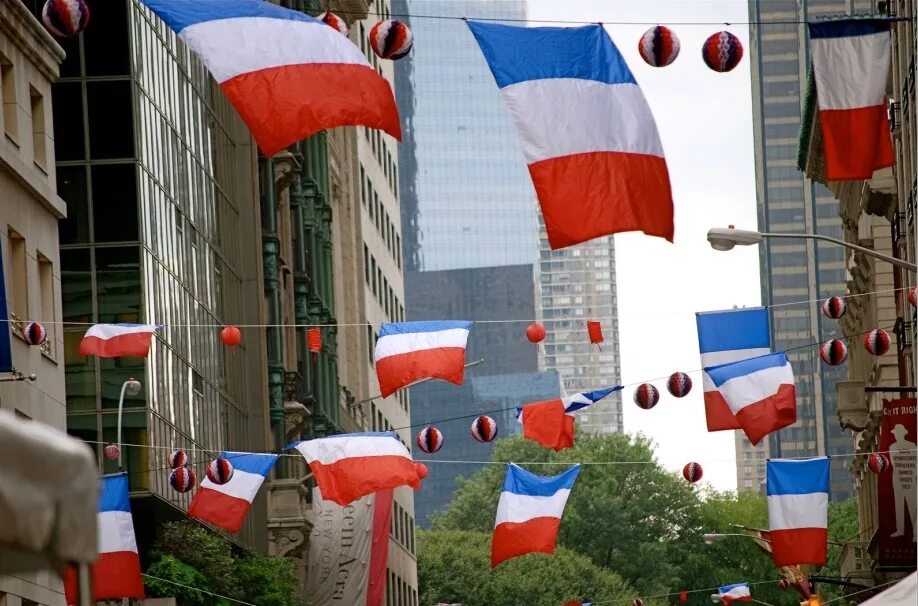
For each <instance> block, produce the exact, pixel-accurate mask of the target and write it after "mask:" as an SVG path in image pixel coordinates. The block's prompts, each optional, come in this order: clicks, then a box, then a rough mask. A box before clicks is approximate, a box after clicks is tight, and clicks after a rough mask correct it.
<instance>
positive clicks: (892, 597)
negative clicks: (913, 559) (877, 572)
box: [861, 572, 918, 606]
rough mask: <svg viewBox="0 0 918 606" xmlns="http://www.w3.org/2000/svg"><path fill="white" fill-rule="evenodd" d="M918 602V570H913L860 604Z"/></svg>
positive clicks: (908, 604) (897, 605) (877, 605)
mask: <svg viewBox="0 0 918 606" xmlns="http://www.w3.org/2000/svg"><path fill="white" fill-rule="evenodd" d="M916 603H918V572H913V573H912V574H910V575H909V576H907V577H905V578H904V579H902V580H901V581H899V582H898V583H896V584H895V585H893V586H892V587H890V588H889V589H887V590H886V591H884V592H882V593H879V594H877V595H875V596H873V597H872V598H870V599H869V600H867V601H866V602H861V606H915V604H916Z"/></svg>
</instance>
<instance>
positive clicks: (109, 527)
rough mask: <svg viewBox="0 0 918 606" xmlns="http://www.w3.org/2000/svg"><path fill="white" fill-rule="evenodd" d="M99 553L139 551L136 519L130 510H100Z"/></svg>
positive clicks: (98, 518)
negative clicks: (132, 516)
mask: <svg viewBox="0 0 918 606" xmlns="http://www.w3.org/2000/svg"><path fill="white" fill-rule="evenodd" d="M97 520H98V524H99V529H98V534H99V553H114V552H118V551H133V552H134V553H137V539H136V538H135V537H134V520H133V519H132V518H131V512H129V511H100V512H99V513H98V517H97Z"/></svg>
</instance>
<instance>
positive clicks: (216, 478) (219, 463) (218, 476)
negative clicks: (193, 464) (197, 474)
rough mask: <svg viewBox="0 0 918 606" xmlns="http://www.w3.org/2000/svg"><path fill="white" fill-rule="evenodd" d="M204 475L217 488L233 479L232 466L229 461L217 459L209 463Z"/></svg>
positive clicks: (221, 458)
mask: <svg viewBox="0 0 918 606" xmlns="http://www.w3.org/2000/svg"><path fill="white" fill-rule="evenodd" d="M204 473H205V474H207V479H208V480H210V481H211V482H213V483H214V484H216V485H217V486H222V485H223V484H226V483H227V482H229V481H230V480H232V479H233V464H232V463H230V462H229V459H224V458H223V457H217V458H216V459H214V460H213V461H211V462H210V465H208V466H207V469H206V470H205V472H204Z"/></svg>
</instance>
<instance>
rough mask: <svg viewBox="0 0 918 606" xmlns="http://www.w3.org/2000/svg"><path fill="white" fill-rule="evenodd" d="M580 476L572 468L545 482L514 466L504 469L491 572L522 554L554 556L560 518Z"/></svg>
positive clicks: (493, 542)
mask: <svg viewBox="0 0 918 606" xmlns="http://www.w3.org/2000/svg"><path fill="white" fill-rule="evenodd" d="M579 473H580V465H574V466H573V467H571V468H570V469H568V470H567V471H565V472H564V473H562V474H560V475H557V476H552V477H548V478H546V477H543V476H537V475H536V474H534V473H530V472H528V471H526V470H525V469H523V468H522V467H519V466H518V465H514V464H513V463H511V464H510V465H508V466H507V476H506V477H505V478H504V489H503V491H502V492H501V493H500V500H499V501H498V502H497V519H496V520H495V522H494V536H493V538H492V539H491V568H494V567H495V566H497V565H498V564H500V563H501V562H503V561H505V560H509V559H510V558H515V557H516V556H521V555H523V554H527V553H535V552H541V553H554V552H555V542H556V541H557V539H558V528H559V527H560V526H561V514H563V513H564V506H565V505H566V504H567V498H568V496H570V494H571V489H572V488H573V487H574V481H575V480H577V475H578V474H579Z"/></svg>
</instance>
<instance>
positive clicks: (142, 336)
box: [80, 324, 159, 358]
mask: <svg viewBox="0 0 918 606" xmlns="http://www.w3.org/2000/svg"><path fill="white" fill-rule="evenodd" d="M157 328H159V327H158V326H157V325H155V324H95V325H93V326H90V327H89V330H87V331H86V334H85V335H83V340H82V341H80V355H81V356H98V357H100V358H120V357H122V356H138V357H141V358H146V357H147V355H149V353H150V344H151V343H152V342H153V334H154V333H155V332H156V329H157Z"/></svg>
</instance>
